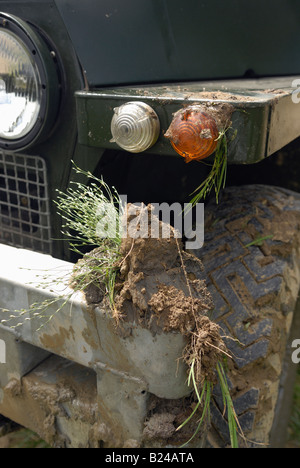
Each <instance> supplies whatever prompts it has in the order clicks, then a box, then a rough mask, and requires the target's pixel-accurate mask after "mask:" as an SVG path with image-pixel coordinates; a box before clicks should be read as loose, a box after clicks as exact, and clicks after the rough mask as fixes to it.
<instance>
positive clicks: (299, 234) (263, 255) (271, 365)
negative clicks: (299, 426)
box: [194, 185, 300, 447]
mask: <svg viewBox="0 0 300 468" xmlns="http://www.w3.org/2000/svg"><path fill="white" fill-rule="evenodd" d="M205 226H206V230H205V243H204V247H203V248H202V249H199V250H197V251H195V252H194V253H195V254H196V255H197V256H198V257H199V258H200V259H201V260H202V262H203V264H204V267H205V278H206V280H207V284H208V288H209V290H210V292H211V294H212V297H213V300H214V306H215V307H214V311H213V316H212V319H213V320H214V321H216V322H218V323H219V325H220V326H221V329H222V333H223V335H224V337H225V341H226V344H227V346H228V349H229V350H230V353H231V355H232V359H228V360H227V362H226V366H227V375H228V382H229V387H230V389H231V396H232V399H233V402H234V406H235V410H236V413H237V415H238V418H239V423H240V425H241V428H242V430H243V434H244V437H245V439H246V442H245V443H246V445H247V446H248V447H266V446H271V447H283V446H284V443H285V437H286V434H287V424H288V415H289V405H290V403H291V395H292V391H293V374H295V373H296V365H295V364H293V362H292V349H291V343H292V341H293V339H295V337H296V338H300V320H299V317H300V301H298V302H297V298H298V293H299V287H300V229H299V227H300V195H299V194H296V193H294V192H291V191H288V190H285V189H280V188H274V187H267V186H261V185H253V186H243V187H239V188H236V187H231V188H228V189H226V190H225V191H224V193H223V196H222V199H221V200H220V202H219V205H216V204H215V202H213V201H212V202H209V203H208V205H207V206H206V223H205ZM291 331H292V332H293V333H292V334H291ZM297 334H298V335H297ZM222 401H223V400H222V397H221V393H220V392H219V390H218V387H216V388H215V392H214V399H213V405H212V409H211V414H212V418H211V421H212V424H211V429H210V432H209V434H208V437H207V445H208V446H212V447H226V446H228V445H229V440H230V439H229V432H228V424H227V422H226V420H225V419H224V417H223V414H224V408H223V403H222Z"/></svg>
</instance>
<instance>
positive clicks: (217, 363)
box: [177, 242, 244, 448]
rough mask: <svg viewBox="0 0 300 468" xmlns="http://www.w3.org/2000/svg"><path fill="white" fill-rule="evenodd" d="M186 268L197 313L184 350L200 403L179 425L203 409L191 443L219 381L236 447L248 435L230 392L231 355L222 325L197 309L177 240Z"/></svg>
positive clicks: (207, 413)
mask: <svg viewBox="0 0 300 468" xmlns="http://www.w3.org/2000/svg"><path fill="white" fill-rule="evenodd" d="M177 247H178V252H179V256H180V258H181V264H182V268H183V271H184V274H185V279H186V283H187V286H188V290H189V294H190V297H191V299H192V312H193V316H194V322H195V325H194V329H193V330H192V331H189V333H188V334H187V336H188V338H189V340H188V344H187V346H186V348H185V349H184V352H183V356H182V358H183V360H184V361H185V362H186V364H187V366H188V369H189V374H188V385H189V386H191V385H192V387H193V390H194V392H195V395H196V398H197V403H196V405H195V408H194V410H193V411H192V413H191V414H190V416H189V417H188V418H187V419H186V420H185V421H184V422H183V423H182V424H181V425H180V426H179V427H178V428H177V431H179V430H180V429H182V428H183V427H184V426H185V425H186V424H187V423H188V422H189V421H190V420H191V419H192V418H193V417H194V416H195V415H196V414H197V413H198V412H199V410H200V411H202V413H201V417H200V419H199V421H198V426H197V428H196V430H195V432H194V434H193V435H192V437H191V438H190V439H189V440H188V441H187V442H186V443H185V444H184V445H183V446H182V447H184V446H186V445H188V444H189V443H190V442H191V441H192V440H193V439H194V438H195V437H196V435H197V434H198V433H199V431H200V430H201V428H202V427H203V426H209V424H210V419H211V417H210V407H211V402H212V394H213V388H214V386H215V385H216V383H219V385H220V389H221V394H222V398H223V405H224V414H225V412H226V410H227V421H228V429H229V434H230V441H231V447H232V448H238V447H239V444H238V433H240V435H241V436H242V437H243V438H244V436H243V432H242V429H241V427H240V424H239V421H238V417H237V414H236V412H235V409H234V405H233V402H232V399H231V395H230V389H229V386H228V381H227V377H226V372H225V369H224V365H223V360H224V358H231V355H230V354H229V352H228V350H227V347H226V345H225V343H224V340H223V338H222V337H221V334H220V327H219V326H218V325H217V324H216V323H214V322H212V321H211V320H210V319H209V318H208V317H207V316H204V315H200V316H199V315H198V314H196V312H195V309H194V302H193V301H194V299H193V295H192V290H191V287H190V282H189V278H188V275H187V272H186V268H185V265H184V261H183V256H182V254H181V251H180V248H179V244H178V242H177Z"/></svg>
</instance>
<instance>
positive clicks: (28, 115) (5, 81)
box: [0, 31, 41, 140]
mask: <svg viewBox="0 0 300 468" xmlns="http://www.w3.org/2000/svg"><path fill="white" fill-rule="evenodd" d="M40 107H41V86H40V78H39V71H38V68H37V66H36V64H35V61H34V58H33V56H32V55H31V51H29V50H28V49H27V47H26V46H25V44H24V43H23V42H22V41H21V39H19V38H18V37H17V36H16V35H15V34H14V33H12V32H10V31H0V138H4V139H7V140H16V139H18V138H22V137H24V136H25V135H27V134H28V133H29V132H30V131H31V130H32V128H33V127H34V125H35V124H36V122H37V120H38V118H39V112H40Z"/></svg>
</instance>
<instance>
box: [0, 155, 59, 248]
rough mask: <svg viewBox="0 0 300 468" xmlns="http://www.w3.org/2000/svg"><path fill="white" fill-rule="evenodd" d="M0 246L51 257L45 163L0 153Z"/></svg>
mask: <svg viewBox="0 0 300 468" xmlns="http://www.w3.org/2000/svg"><path fill="white" fill-rule="evenodd" d="M0 242H1V243H2V244H7V245H12V246H14V247H21V248H25V249H29V250H34V251H36V252H42V253H46V254H51V253H52V242H51V225H50V200H49V193H48V183H47V170H46V164H45V161H44V160H43V159H42V158H40V157H38V156H27V155H19V154H6V153H1V152H0Z"/></svg>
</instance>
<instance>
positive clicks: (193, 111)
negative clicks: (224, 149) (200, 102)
mask: <svg viewBox="0 0 300 468" xmlns="http://www.w3.org/2000/svg"><path fill="white" fill-rule="evenodd" d="M218 136H219V131H218V127H217V124H216V121H215V119H214V118H213V117H210V116H209V115H208V114H207V112H205V111H204V110H203V107H200V106H190V107H187V108H185V109H181V110H180V111H178V112H176V114H175V115H174V118H173V121H172V123H171V125H170V127H169V129H168V131H167V132H166V133H165V137H166V138H169V140H170V142H171V144H172V146H173V148H174V149H175V151H176V152H177V153H178V154H180V155H181V156H183V157H184V158H185V160H186V162H190V161H193V160H198V161H199V160H201V159H205V158H208V156H210V155H211V154H212V153H213V152H214V151H215V149H216V148H217V144H218V142H217V139H218Z"/></svg>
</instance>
